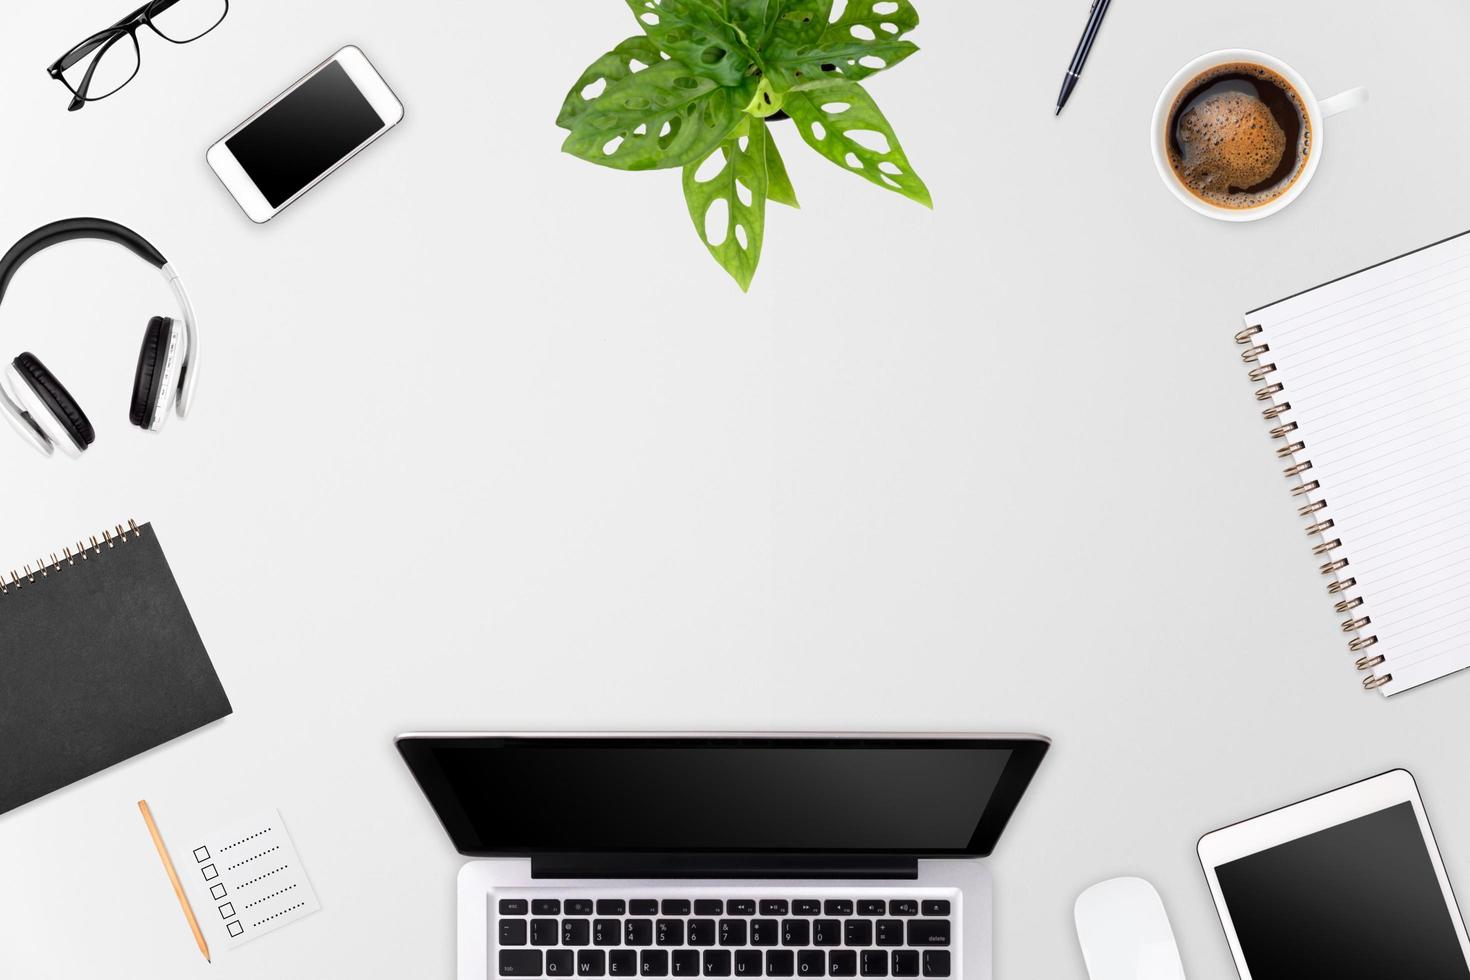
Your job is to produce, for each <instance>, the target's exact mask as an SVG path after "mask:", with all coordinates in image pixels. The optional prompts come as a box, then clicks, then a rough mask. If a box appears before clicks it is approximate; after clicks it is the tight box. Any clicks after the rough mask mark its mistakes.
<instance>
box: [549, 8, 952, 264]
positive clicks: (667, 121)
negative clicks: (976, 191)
mask: <svg viewBox="0 0 1470 980" xmlns="http://www.w3.org/2000/svg"><path fill="white" fill-rule="evenodd" d="M624 2H625V3H627V5H628V7H629V8H630V9H631V10H632V12H633V15H634V17H636V18H637V20H638V23H639V25H640V26H641V27H642V28H643V34H642V35H639V36H635V37H630V38H628V39H627V40H625V41H623V42H622V43H621V44H619V45H617V46H616V47H615V48H613V49H612V50H611V51H609V52H608V53H607V54H605V55H603V56H602V57H600V58H598V59H597V60H596V61H594V62H593V63H592V65H591V66H590V67H589V68H588V69H587V70H586V71H585V72H583V73H582V77H581V78H579V79H577V83H576V84H575V85H573V86H572V89H571V91H570V92H568V93H567V97H566V100H565V102H563V104H562V107H561V113H560V114H559V115H558V116H557V119H556V122H557V125H558V126H561V127H562V128H563V129H566V130H568V131H569V135H568V136H567V138H566V141H565V142H564V143H563V144H562V149H563V150H565V151H566V152H567V153H570V154H572V155H574V156H577V157H580V158H582V159H583V160H587V161H589V162H591V163H596V164H600V165H602V166H604V167H612V168H614V169H617V170H663V169H674V168H679V169H682V170H683V186H684V198H685V200H686V202H687V203H688V206H689V216H690V217H691V218H692V219H693V221H694V226H695V229H696V230H697V231H698V232H699V236H700V239H701V240H702V241H703V242H704V244H705V247H706V248H708V249H709V252H710V254H711V255H713V256H714V258H715V260H716V261H717V262H719V263H720V265H722V266H723V267H724V268H725V270H726V271H727V272H729V273H730V275H731V276H733V277H734V278H735V281H736V282H738V283H739V284H740V288H741V289H749V288H750V282H751V279H752V277H754V275H755V269H756V265H757V264H758V263H759V262H760V254H761V243H762V240H763V238H764V233H765V212H766V202H767V201H768V200H770V201H775V202H776V203H778V204H785V205H788V206H790V207H797V206H798V205H797V201H796V191H795V190H794V189H793V188H792V186H791V180H790V179H789V178H788V177H787V174H786V167H785V165H784V164H783V163H782V161H781V154H780V153H779V152H778V151H777V149H776V143H775V140H774V139H773V138H772V134H771V129H770V127H769V126H768V125H767V122H768V121H769V120H772V117H776V118H778V119H779V118H786V117H789V118H790V119H791V120H792V121H793V122H794V123H795V128H796V131H797V132H798V133H799V134H800V136H801V138H802V139H803V140H804V141H805V142H806V143H807V145H808V146H810V147H811V148H812V149H814V150H816V151H817V152H818V153H820V154H821V155H822V156H824V157H826V158H827V159H829V160H831V161H832V162H833V163H835V164H837V165H838V166H839V167H841V168H842V169H844V170H847V171H850V172H852V173H855V174H858V175H859V176H861V177H863V178H865V179H867V180H869V181H871V182H873V183H874V184H877V185H878V186H879V187H884V188H887V189H888V190H891V191H895V192H897V193H899V194H902V195H904V196H905V197H908V198H911V199H912V200H915V201H918V202H919V203H920V204H923V205H925V206H926V207H932V206H933V204H932V202H931V200H930V198H929V190H928V188H926V187H925V186H924V182H923V181H922V180H920V179H919V176H918V174H916V173H914V170H913V167H911V166H910V165H909V161H908V158H907V157H906V156H905V155H904V152H903V148H902V147H900V146H899V143H898V138H897V137H896V136H895V135H894V133H893V127H891V126H890V125H889V124H888V120H887V119H885V118H883V113H882V112H880V111H879V110H878V106H877V104H876V103H875V102H874V101H873V98H872V96H870V95H869V94H868V92H867V90H866V89H864V88H863V86H862V85H861V84H860V83H861V80H862V79H864V78H867V77H868V76H869V75H872V74H874V73H875V72H879V71H882V70H884V69H885V68H891V67H893V66H894V65H896V64H898V63H899V62H900V61H902V60H904V59H905V58H907V57H908V56H909V55H911V54H913V53H914V52H915V51H917V50H918V48H917V47H916V46H915V45H914V44H913V43H911V42H909V41H906V40H904V39H903V36H904V35H905V34H907V33H908V32H909V31H911V30H913V29H914V28H915V27H917V26H918V23H919V15H918V13H917V12H916V11H915V10H914V7H913V4H912V3H910V2H909V0H847V2H846V4H845V5H842V6H840V7H839V10H838V11H837V12H835V15H834V11H833V4H834V0H624ZM837 2H838V3H839V4H841V0H837ZM722 217H723V221H721V218H722Z"/></svg>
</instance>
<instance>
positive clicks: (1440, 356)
mask: <svg viewBox="0 0 1470 980" xmlns="http://www.w3.org/2000/svg"><path fill="white" fill-rule="evenodd" d="M1245 323H1246V326H1245V329H1244V330H1242V331H1240V333H1238V334H1237V335H1236V338H1235V339H1236V340H1237V341H1238V342H1239V343H1241V344H1242V345H1245V346H1246V348H1247V349H1246V350H1245V351H1244V352H1243V353H1242V354H1241V356H1242V357H1243V358H1244V359H1245V361H1246V362H1247V363H1248V364H1251V365H1253V367H1252V369H1251V372H1250V377H1251V380H1252V381H1253V382H1256V383H1257V384H1259V385H1260V387H1259V388H1258V389H1257V391H1256V398H1257V400H1259V401H1262V402H1266V403H1268V404H1267V406H1266V408H1265V409H1264V412H1263V414H1264V415H1265V417H1266V419H1267V420H1268V421H1267V424H1268V425H1269V426H1270V435H1271V437H1272V440H1273V444H1274V445H1275V447H1276V455H1277V456H1278V457H1280V458H1281V460H1282V462H1283V465H1284V467H1285V473H1286V476H1287V478H1288V479H1289V480H1290V483H1291V493H1292V495H1293V497H1294V499H1295V501H1296V503H1297V504H1298V509H1299V513H1300V514H1301V516H1302V519H1303V523H1304V525H1305V530H1306V533H1307V535H1308V537H1309V538H1310V539H1311V544H1312V548H1313V551H1314V552H1315V554H1316V555H1317V556H1318V557H1319V558H1320V563H1321V572H1322V574H1323V576H1325V577H1326V579H1327V582H1328V585H1327V591H1328V592H1329V593H1330V594H1331V596H1332V599H1333V601H1335V602H1336V608H1337V611H1338V612H1339V613H1341V614H1342V616H1343V619H1342V627H1341V628H1342V631H1343V633H1344V634H1346V639H1347V645H1348V649H1349V651H1350V653H1351V656H1353V657H1355V658H1356V663H1357V668H1358V670H1360V671H1362V672H1363V686H1364V687H1366V688H1368V689H1370V690H1373V689H1376V690H1378V691H1380V692H1381V693H1383V694H1386V695H1392V694H1398V693H1400V692H1402V691H1406V690H1408V689H1410V688H1412V687H1417V686H1418V685H1420V684H1423V683H1425V682H1426V681H1431V680H1434V679H1435V678H1438V677H1443V676H1444V675H1446V674H1449V673H1453V672H1454V671H1457V670H1462V669H1464V668H1466V667H1470V601H1467V600H1470V232H1467V233H1465V234H1462V235H1457V236H1455V237H1454V238H1448V239H1445V240H1444V241H1441V242H1437V243H1435V244H1433V245H1429V246H1427V247H1425V248H1421V249H1419V250H1417V251H1414V252H1410V253H1408V254H1406V255H1401V256H1399V257H1398V258H1395V259H1390V260H1389V261H1387V262H1383V263H1380V264H1378V265H1375V266H1370V267H1369V268H1367V269H1363V270H1361V271H1359V272H1355V273H1353V274H1351V275H1348V276H1344V277H1343V278H1341V279H1335V280H1333V281H1332V282H1328V283H1325V284H1323V285H1321V286H1317V287H1315V288H1313V289H1309V290H1307V291H1306V292H1302V293H1298V294H1296V295H1295V296H1291V297H1288V298H1287V299H1283V300H1281V301H1279V302H1276V303H1272V304H1271V305H1269V306H1264V307H1261V308H1260V309H1258V310H1252V311H1251V312H1250V313H1247V314H1246V315H1245Z"/></svg>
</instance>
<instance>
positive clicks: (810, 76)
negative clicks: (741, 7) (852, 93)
mask: <svg viewBox="0 0 1470 980" xmlns="http://www.w3.org/2000/svg"><path fill="white" fill-rule="evenodd" d="M813 2H814V0H813ZM827 7H828V8H829V10H830V8H831V4H827ZM808 26H809V25H808ZM918 26H919V14H918V11H916V10H915V9H914V5H913V4H912V3H911V2H910V0H848V2H847V7H846V8H845V9H844V10H843V11H842V15H841V16H840V17H838V19H837V20H836V21H834V22H833V23H831V24H827V25H826V27H825V29H824V30H823V31H822V33H821V34H820V36H818V37H817V38H816V39H815V40H802V41H797V42H795V43H792V42H790V41H788V40H787V39H786V37H785V36H784V35H783V34H782V32H781V30H780V29H779V28H778V29H777V31H776V34H775V36H774V37H773V38H772V40H771V43H770V44H768V45H767V46H766V49H765V51H764V52H762V60H763V62H764V64H765V69H766V73H767V75H768V76H769V77H770V78H772V79H773V80H774V81H775V83H776V86H777V87H778V88H798V87H801V86H806V85H811V84H814V83H816V82H819V81H821V80H824V79H831V78H834V77H840V78H846V79H848V80H850V81H854V82H855V81H858V80H859V79H863V78H867V77H868V76H869V75H872V74H874V73H876V72H880V71H883V70H884V69H885V68H892V67H893V66H894V65H896V64H898V63H899V62H900V61H902V60H903V59H905V58H907V57H908V56H909V55H911V54H913V53H914V52H915V51H917V50H919V49H918V46H917V45H915V44H913V43H912V42H910V41H905V40H903V36H904V35H905V34H907V33H908V32H909V31H911V30H913V29H914V28H915V27H918Z"/></svg>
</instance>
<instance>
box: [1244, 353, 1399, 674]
mask: <svg viewBox="0 0 1470 980" xmlns="http://www.w3.org/2000/svg"><path fill="white" fill-rule="evenodd" d="M1263 332H1264V328H1263V327H1262V326H1261V325H1260V324H1249V325H1247V326H1246V327H1245V328H1244V329H1243V330H1240V331H1239V332H1238V333H1236V335H1235V342H1236V343H1237V344H1239V345H1240V346H1241V347H1243V348H1245V349H1244V350H1242V351H1241V352H1240V359H1241V360H1242V361H1243V362H1245V363H1246V364H1251V365H1254V367H1252V368H1251V369H1250V370H1249V372H1247V376H1248V377H1249V378H1250V380H1251V381H1252V382H1253V383H1254V384H1258V385H1259V384H1261V383H1262V382H1264V381H1266V378H1267V376H1268V375H1270V374H1273V373H1275V371H1276V365H1275V364H1274V363H1270V362H1263V361H1262V360H1261V358H1262V357H1263V356H1264V355H1266V354H1267V353H1269V352H1270V350H1271V345H1270V344H1269V343H1267V342H1266V340H1265V338H1264V337H1262V336H1261V334H1262V333H1263ZM1284 391H1286V385H1285V384H1284V383H1282V382H1281V381H1272V382H1270V383H1268V384H1264V385H1262V386H1261V387H1259V388H1257V389H1256V391H1255V396H1256V401H1260V402H1270V403H1271V404H1270V405H1268V406H1266V407H1265V408H1264V409H1262V410H1261V416H1262V418H1264V419H1265V420H1266V421H1267V422H1270V423H1272V426H1271V429H1270V433H1269V435H1270V437H1271V438H1272V439H1275V440H1280V443H1281V444H1280V445H1278V446H1277V447H1276V458H1277V459H1281V460H1287V461H1289V462H1290V465H1289V466H1287V467H1286V468H1285V469H1283V470H1282V471H1281V472H1282V475H1283V476H1285V477H1286V478H1288V479H1293V478H1300V479H1294V485H1293V486H1292V488H1291V495H1292V496H1293V497H1303V496H1306V495H1307V494H1311V493H1313V492H1315V491H1318V490H1321V489H1322V484H1321V483H1320V482H1318V481H1317V480H1312V479H1307V478H1305V477H1302V474H1304V473H1306V472H1307V471H1308V470H1310V469H1312V461H1311V460H1310V459H1303V458H1302V454H1303V453H1305V452H1306V449H1307V444H1306V441H1305V440H1303V439H1302V438H1300V436H1298V435H1295V433H1297V432H1299V427H1298V426H1297V423H1296V422H1295V421H1294V420H1292V419H1287V418H1283V416H1285V415H1286V413H1288V412H1290V411H1291V402H1289V401H1277V396H1278V395H1280V394H1281V393H1282V392H1284ZM1326 509H1327V501H1326V500H1325V499H1323V498H1320V497H1319V498H1317V499H1315V500H1313V499H1310V498H1309V499H1308V500H1307V501H1306V502H1305V503H1303V504H1302V505H1301V506H1299V507H1298V508H1297V515H1298V516H1300V517H1306V518H1310V520H1311V523H1309V524H1307V525H1306V528H1305V531H1306V534H1307V537H1309V538H1317V537H1319V536H1320V537H1321V538H1323V540H1321V541H1318V542H1317V543H1316V544H1314V545H1313V546H1312V554H1313V555H1314V556H1316V557H1318V558H1324V557H1325V558H1326V559H1327V561H1325V562H1324V563H1323V564H1321V565H1320V566H1319V567H1318V569H1317V570H1318V571H1319V572H1321V573H1322V574H1323V575H1328V576H1331V577H1332V581H1331V582H1330V583H1328V586H1327V594H1328V595H1332V596H1338V595H1342V593H1344V592H1346V591H1347V590H1348V589H1351V588H1352V587H1353V586H1355V585H1357V584H1358V582H1357V579H1356V578H1354V577H1352V576H1342V575H1341V574H1340V573H1341V572H1342V570H1343V569H1345V568H1347V567H1348V565H1349V562H1348V560H1347V559H1346V558H1344V557H1341V556H1334V555H1333V552H1335V551H1337V550H1338V549H1339V548H1341V547H1342V539H1341V538H1330V539H1329V538H1327V537H1326V535H1327V532H1328V531H1330V530H1332V529H1333V528H1334V527H1336V526H1337V524H1336V522H1335V521H1334V520H1333V519H1332V518H1331V517H1329V516H1328V515H1327V514H1325V513H1323V511H1325V510H1326ZM1362 606H1363V598H1362V597H1361V596H1343V598H1341V599H1338V600H1337V601H1336V603H1335V604H1334V606H1333V608H1334V609H1336V610H1337V612H1339V613H1349V612H1352V611H1353V610H1356V609H1359V608H1360V607H1362ZM1372 622H1373V620H1372V617H1371V616H1367V615H1354V616H1349V617H1348V618H1347V619H1345V620H1343V621H1342V624H1341V629H1342V631H1343V632H1344V633H1355V634H1359V635H1357V636H1355V637H1354V638H1353V639H1352V640H1350V641H1349V642H1348V650H1349V651H1351V652H1353V653H1361V652H1362V651H1364V650H1367V649H1368V648H1369V647H1371V646H1373V645H1375V644H1376V643H1377V642H1378V637H1377V636H1373V635H1368V636H1364V635H1361V633H1362V630H1363V629H1364V628H1366V627H1368V626H1370V625H1371V624H1372ZM1384 662H1385V658H1384V657H1383V656H1382V655H1381V654H1380V655H1376V656H1363V657H1358V658H1357V668H1358V669H1359V670H1371V669H1373V668H1374V667H1377V666H1379V665H1380V664H1382V663H1384ZM1392 680H1393V675H1392V674H1381V675H1375V676H1373V677H1368V678H1365V679H1364V681H1363V686H1364V687H1365V688H1367V689H1368V690H1370V691H1371V690H1374V689H1376V688H1379V687H1382V686H1383V685H1385V684H1387V683H1389V682H1390V681H1392Z"/></svg>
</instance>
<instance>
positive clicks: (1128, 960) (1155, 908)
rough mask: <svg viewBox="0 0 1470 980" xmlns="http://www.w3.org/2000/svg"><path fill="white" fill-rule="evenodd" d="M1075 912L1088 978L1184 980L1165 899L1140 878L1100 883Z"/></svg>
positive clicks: (1082, 897) (1079, 899) (1081, 897)
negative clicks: (1165, 910) (1162, 899)
mask: <svg viewBox="0 0 1470 980" xmlns="http://www.w3.org/2000/svg"><path fill="white" fill-rule="evenodd" d="M1073 913H1074V915H1075V916H1076V919H1077V940H1078V941H1079V942H1080V943H1081V944H1082V959H1083V960H1084V961H1085V962H1086V963H1087V974H1088V976H1090V977H1091V978H1092V980H1184V965H1183V964H1182V963H1180V962H1179V947H1178V945H1176V944H1175V942H1174V930H1173V929H1170V928H1169V916H1168V915H1167V914H1166V913H1165V912H1164V903H1163V901H1161V900H1160V898H1159V893H1158V892H1156V891H1154V886H1153V885H1150V884H1149V883H1148V882H1146V881H1144V880H1143V879H1142V878H1111V879H1109V880H1107V881H1101V882H1098V883H1097V884H1096V885H1093V886H1092V887H1091V888H1089V889H1087V891H1085V892H1083V893H1082V894H1081V895H1078V896H1077V905H1076V906H1075V908H1074V909H1073Z"/></svg>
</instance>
